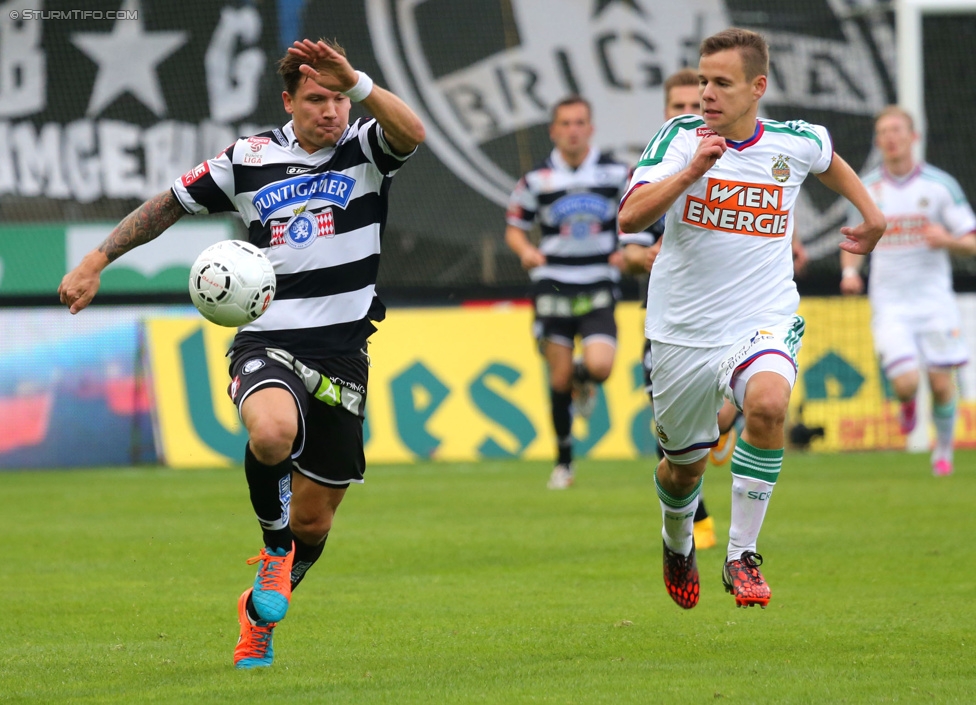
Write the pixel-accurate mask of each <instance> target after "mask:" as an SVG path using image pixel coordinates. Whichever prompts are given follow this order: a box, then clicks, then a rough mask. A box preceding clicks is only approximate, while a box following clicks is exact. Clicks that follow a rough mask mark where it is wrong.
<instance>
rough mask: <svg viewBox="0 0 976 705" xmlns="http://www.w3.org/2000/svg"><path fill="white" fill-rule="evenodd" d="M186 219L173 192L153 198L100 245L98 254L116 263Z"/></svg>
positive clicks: (167, 191)
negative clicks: (126, 254)
mask: <svg viewBox="0 0 976 705" xmlns="http://www.w3.org/2000/svg"><path fill="white" fill-rule="evenodd" d="M184 215H186V211H185V210H183V206H181V205H180V203H179V201H177V200H176V196H174V195H173V192H172V191H169V190H166V191H164V192H163V193H161V194H159V195H158V196H154V197H152V198H150V199H149V200H148V201H146V202H145V203H143V204H142V205H141V206H139V207H138V208H136V209H135V210H134V211H132V212H131V213H129V215H127V216H126V217H125V218H124V219H123V220H122V222H121V223H119V224H118V225H117V226H116V227H115V229H114V230H113V231H112V232H111V233H110V234H109V236H108V237H107V238H105V242H103V243H102V244H101V245H99V247H98V250H99V252H102V253H103V254H104V255H105V256H106V257H108V261H109V262H114V261H115V260H117V259H118V258H119V257H121V256H122V255H124V254H125V253H126V252H128V251H129V250H131V249H134V248H136V247H138V246H139V245H145V244H146V243H147V242H149V241H150V240H155V239H156V238H157V237H159V236H160V235H161V234H162V233H163V232H164V231H165V230H166V228H168V227H169V226H171V225H172V224H173V223H175V222H176V221H177V220H179V219H180V218H182V217H183V216H184Z"/></svg>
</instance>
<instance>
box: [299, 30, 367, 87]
mask: <svg viewBox="0 0 976 705" xmlns="http://www.w3.org/2000/svg"><path fill="white" fill-rule="evenodd" d="M288 53H289V54H292V55H294V56H297V57H299V58H300V59H302V60H303V61H304V62H305V63H304V64H302V65H301V66H300V67H299V69H298V70H299V71H301V72H302V74H304V75H305V76H306V77H307V78H310V79H311V80H313V81H315V82H316V83H317V84H319V85H320V86H322V88H325V89H327V90H330V91H336V92H341V91H348V90H349V89H350V88H352V87H353V86H355V85H356V81H357V80H359V77H358V76H357V75H356V70H355V69H353V67H352V64H350V63H349V60H348V59H347V58H346V57H344V56H343V55H342V54H340V53H339V52H337V51H336V50H335V49H333V48H332V47H330V46H329V45H328V44H326V43H325V42H323V41H322V40H319V41H317V42H313V41H312V40H311V39H303V40H302V41H300V42H295V43H294V44H292V46H290V47H288Z"/></svg>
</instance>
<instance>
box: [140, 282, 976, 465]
mask: <svg viewBox="0 0 976 705" xmlns="http://www.w3.org/2000/svg"><path fill="white" fill-rule="evenodd" d="M800 313H801V315H803V316H804V317H805V318H806V319H807V329H806V334H805V336H804V338H803V348H802V350H801V352H800V376H799V379H798V382H797V386H796V390H795V392H794V395H793V408H792V412H791V422H797V421H802V422H803V423H804V424H805V425H806V426H808V427H817V426H821V427H823V429H824V435H823V438H821V439H817V440H814V441H813V444H812V448H813V449H815V450H833V451H836V450H855V449H874V448H900V447H904V444H905V439H904V437H903V436H901V435H900V434H899V433H898V424H897V418H896V414H897V407H896V405H895V403H894V402H891V401H888V400H886V397H885V383H884V379H883V376H882V374H881V371H880V369H879V367H878V364H877V360H876V358H875V356H874V353H873V351H872V346H871V335H870V327H869V320H870V313H869V310H868V305H867V302H866V301H865V300H864V299H862V298H855V299H839V298H829V299H817V298H810V299H805V300H804V301H803V302H802V304H801V308H800ZM531 326H532V310H531V308H530V307H528V306H524V305H499V306H484V307H461V308H441V309H438V308H431V309H397V310H393V311H391V312H390V315H389V317H388V318H387V320H386V321H384V322H383V323H381V324H380V329H379V331H378V332H377V333H376V334H374V335H373V337H372V338H371V344H370V346H369V353H370V358H371V369H370V380H369V391H368V401H367V408H366V432H365V437H366V456H367V459H368V460H369V461H370V462H383V463H399V462H411V461H413V460H417V459H424V458H432V459H440V460H451V461H474V460H478V459H482V458H506V457H519V458H530V459H545V460H548V459H551V458H553V457H554V453H555V439H554V435H553V431H552V424H551V421H550V413H549V393H548V388H547V385H546V381H545V375H544V366H543V362H542V359H541V357H540V356H539V354H538V352H537V350H536V347H535V342H534V340H533V339H532V336H531ZM617 326H618V330H619V341H618V348H617V352H618V354H617V361H616V365H615V367H614V372H613V374H612V375H611V377H610V379H609V380H608V381H607V382H606V383H605V384H604V385H603V386H602V389H601V390H600V394H599V401H598V404H597V408H596V410H595V412H594V414H593V416H592V417H591V418H590V420H589V422H587V421H584V420H582V419H578V420H577V421H576V423H575V425H574V435H575V439H576V451H577V456H578V457H589V458H633V457H637V456H639V455H651V454H653V452H654V440H653V438H652V436H651V432H650V426H651V412H650V409H649V405H648V404H647V400H646V397H645V394H644V391H643V378H642V375H641V366H640V357H641V351H642V345H643V311H642V310H641V309H640V308H639V306H638V305H637V304H634V303H623V304H621V305H619V306H618V309H617ZM233 334H234V331H233V330H231V329H225V328H220V327H217V326H214V325H212V324H210V323H207V322H206V321H204V320H203V319H202V318H197V317H195V318H189V319H155V320H151V321H148V322H147V337H148V343H149V346H148V347H149V355H150V365H151V374H152V379H153V390H154V395H155V409H156V420H157V437H158V439H159V442H160V445H161V448H160V449H159V450H160V452H161V453H162V455H163V457H164V459H165V462H166V463H167V464H169V465H171V466H174V467H209V466H214V465H221V464H230V463H238V462H240V460H241V459H242V458H243V454H244V444H245V442H246V436H245V434H244V431H243V429H242V428H241V425H240V422H239V420H238V418H237V413H236V410H235V409H234V406H233V405H232V404H231V402H230V400H229V398H228V396H227V392H226V389H227V384H228V382H229V379H228V375H227V359H226V358H225V356H224V355H225V353H226V351H227V348H228V347H229V345H230V342H231V339H232V338H233ZM958 433H959V440H960V445H973V446H976V402H974V401H972V400H967V401H964V402H962V403H960V414H959V428H958Z"/></svg>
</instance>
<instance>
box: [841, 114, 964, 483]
mask: <svg viewBox="0 0 976 705" xmlns="http://www.w3.org/2000/svg"><path fill="white" fill-rule="evenodd" d="M874 135H875V145H876V146H877V148H878V150H879V151H880V152H881V158H882V163H881V165H880V166H878V167H877V168H875V169H873V170H872V171H870V172H869V173H868V174H867V175H865V177H864V184H865V186H867V189H868V192H869V193H870V194H871V197H872V198H873V199H874V201H875V203H877V204H878V207H879V208H880V209H881V210H882V211H883V212H884V215H885V218H886V219H887V221H888V229H887V231H886V232H885V234H884V237H882V238H881V241H880V242H879V243H878V247H877V249H876V250H875V251H874V253H873V254H872V255H871V276H870V280H869V282H868V296H869V298H870V301H871V313H872V317H871V331H872V334H873V337H874V346H875V349H876V350H877V352H878V355H879V356H880V358H881V366H882V368H883V369H884V373H885V376H887V378H888V379H889V380H890V381H891V386H892V388H893V390H894V393H895V396H897V397H898V399H899V401H900V402H901V418H900V421H901V431H902V433H905V434H908V433H910V432H911V431H912V429H913V428H914V427H915V419H916V417H915V395H916V394H917V393H918V383H919V368H920V366H921V365H924V366H925V367H927V368H928V379H929V385H930V387H931V389H932V398H933V404H932V418H933V421H934V423H935V430H936V440H935V448H934V449H933V451H932V457H931V461H932V472H933V473H934V474H936V475H949V474H951V473H952V445H953V435H954V427H955V423H956V389H955V382H954V372H955V368H956V367H958V366H960V365H964V364H966V362H968V360H969V353H968V350H967V348H966V343H965V341H964V340H963V338H962V336H961V335H960V331H959V328H960V319H959V307H958V306H957V305H956V298H955V295H954V294H953V291H952V266H951V263H950V261H949V254H950V253H952V254H960V255H974V254H976V215H974V214H973V209H972V207H971V206H970V205H969V203H968V202H967V201H966V196H965V194H964V193H963V191H962V189H961V188H960V187H959V184H958V183H957V182H956V180H955V179H954V178H952V177H951V176H949V174H947V173H945V172H944V171H942V170H941V169H936V168H935V167H934V166H931V165H929V164H925V163H924V162H917V161H916V160H915V157H914V156H913V154H912V147H913V146H914V144H915V142H916V141H917V140H918V135H917V134H916V132H915V126H914V121H913V120H912V117H911V115H909V114H908V113H907V112H906V111H905V110H903V109H902V108H899V107H897V106H889V107H887V108H885V109H884V110H882V111H881V112H880V113H879V114H878V117H877V119H876V120H875V124H874ZM840 257H841V266H842V272H843V273H842V277H841V283H840V289H841V291H842V292H843V293H845V294H860V293H861V292H862V291H864V280H863V279H862V278H861V274H860V267H861V263H862V260H863V257H861V256H860V255H857V254H854V253H851V252H841V255H840Z"/></svg>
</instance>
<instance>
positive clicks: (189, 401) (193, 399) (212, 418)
mask: <svg viewBox="0 0 976 705" xmlns="http://www.w3.org/2000/svg"><path fill="white" fill-rule="evenodd" d="M180 359H181V362H182V364H183V385H184V387H185V389H186V405H187V407H189V408H188V411H189V412H190V423H191V424H192V426H193V430H195V431H196V433H197V435H198V436H199V437H200V440H201V441H203V442H204V443H206V444H207V445H208V446H210V448H211V449H213V450H214V451H215V452H217V453H220V454H221V455H225V456H227V457H228V458H230V459H231V460H233V461H234V462H237V463H240V462H243V461H244V446H245V445H246V443H247V429H245V428H244V427H243V426H241V427H240V428H239V429H238V430H236V431H230V430H228V429H227V428H226V427H225V426H224V425H223V424H222V423H220V421H218V420H217V414H216V413H215V412H214V406H213V394H212V392H211V388H210V372H209V370H208V368H207V350H206V346H205V344H204V342H203V329H202V328H198V329H197V330H196V331H195V332H194V333H192V334H191V335H189V336H187V338H186V339H185V340H184V341H183V342H182V343H180ZM227 401H228V403H232V402H231V401H230V398H228V400H227Z"/></svg>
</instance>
